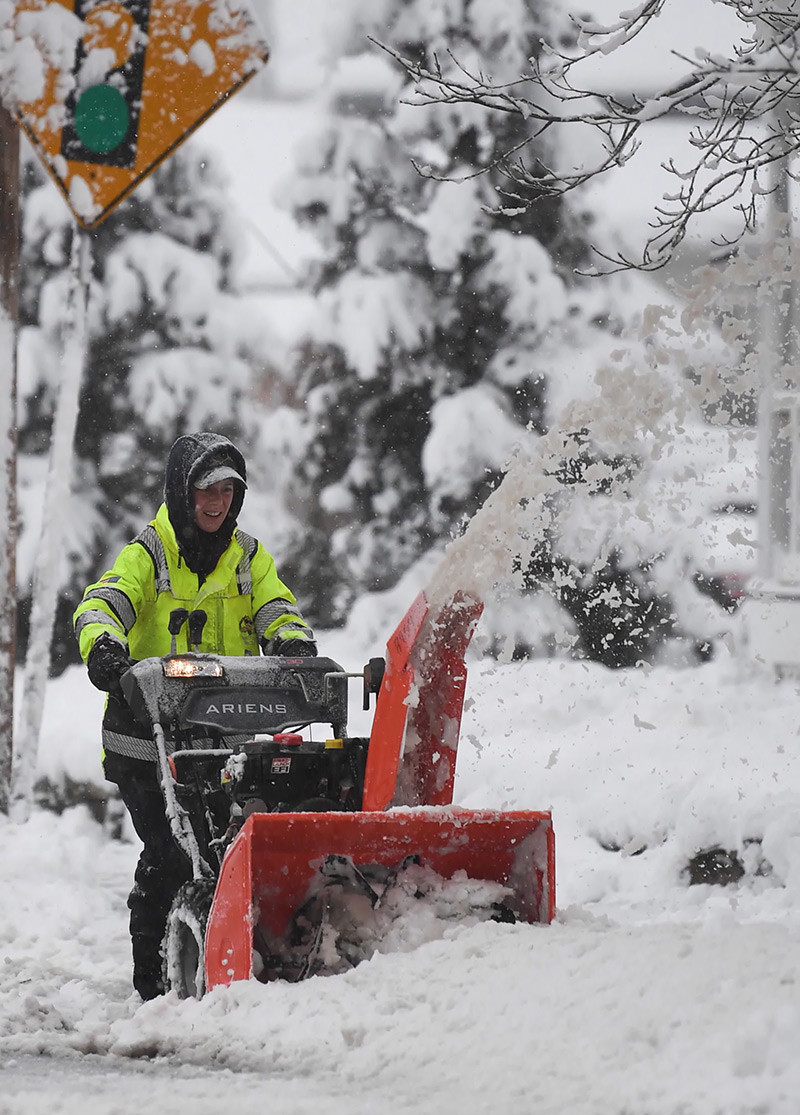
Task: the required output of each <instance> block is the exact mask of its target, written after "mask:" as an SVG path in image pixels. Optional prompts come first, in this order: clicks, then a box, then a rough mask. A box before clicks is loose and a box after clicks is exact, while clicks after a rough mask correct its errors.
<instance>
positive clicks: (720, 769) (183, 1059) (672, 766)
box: [0, 593, 800, 1115]
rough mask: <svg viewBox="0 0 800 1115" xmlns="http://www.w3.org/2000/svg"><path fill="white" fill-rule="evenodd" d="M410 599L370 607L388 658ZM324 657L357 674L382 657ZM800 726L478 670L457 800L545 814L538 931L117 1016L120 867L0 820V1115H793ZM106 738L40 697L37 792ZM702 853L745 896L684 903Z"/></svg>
mask: <svg viewBox="0 0 800 1115" xmlns="http://www.w3.org/2000/svg"><path fill="white" fill-rule="evenodd" d="M400 596H401V594H400V593H398V594H395V595H394V596H393V597H390V598H386V599H385V600H381V599H380V598H376V599H375V600H373V601H372V602H371V604H372V606H371V614H372V618H373V621H374V625H375V628H376V630H380V629H381V627H382V628H383V629H384V637H385V636H386V635H388V633H389V632H390V631H391V628H392V625H393V623H394V622H396V620H397V618H399V616H398V612H399V611H400V610H401V608H402V605H403V603H404V602H403V601H402V600H401V598H400ZM361 629H362V630H363V625H362V628H361ZM321 643H322V647H323V650H325V651H327V652H328V653H329V654H331V655H332V656H333V657H335V658H337V659H338V660H339V661H342V662H343V664H345V665H347V666H348V667H357V666H358V664H359V663H360V662H361V661H362V659H363V657H364V655H365V654H371V653H375V651H376V647H375V646H374V645H372V646H370V647H365V646H364V645H361V644H360V643H359V642H358V641H357V640H356V639H355V638H354V637H353V636H352V635H350V634H348V633H347V632H339V633H329V634H323V636H322V638H321ZM353 697H354V704H355V705H356V706H357V705H358V694H357V693H354V694H353ZM797 710H798V688H797V685H796V684H794V683H792V682H789V681H782V682H776V681H774V680H773V679H772V678H771V677H770V676H769V675H767V674H764V673H761V672H760V671H759V670H758V668H757V667H746V666H745V665H744V664H743V663H742V662H741V660H739V659H736V658H733V657H729V656H728V654H727V652H726V651H725V649H724V647H723V648H721V652H720V655H719V657H718V659H717V660H716V661H714V662H712V663H710V664H708V665H706V666H703V667H702V668H698V669H681V668H675V667H668V666H661V667H655V668H653V669H650V670H647V671H645V670H637V671H627V672H624V673H622V672H617V673H614V672H609V671H607V670H605V669H603V668H601V667H598V666H595V665H592V664H588V663H581V662H567V661H563V660H556V659H550V660H534V661H528V662H522V663H510V664H507V665H498V664H497V663H494V662H491V661H488V660H483V659H480V658H478V657H477V655H475V656H473V658H472V661H471V662H470V680H469V688H468V696H467V702H466V709H465V715H464V722H463V730H462V741H461V747H460V752H459V770H458V777H457V800H458V801H459V802H461V803H462V804H465V805H468V806H482V805H485V806H491V807H500V808H513V807H524V808H548V807H549V808H552V810H553V814H554V819H555V828H556V841H557V906H558V913H557V918H556V921H555V922H554V924H553V925H551V926H549V927H544V926H526V925H514V926H508V925H498V924H494V923H491V924H480V925H477V926H474V927H471V928H462V927H457V928H452V927H451V928H449V929H447V930H446V931H445V933H444V936H443V937H441V938H436V937H434V938H433V939H430V940H425V941H423V942H422V943H418V944H417V945H416V946H415V947H413V948H412V949H411V951H407V952H395V953H391V954H387V955H384V954H378V955H376V956H374V957H373V958H372V959H371V960H369V961H367V962H365V963H363V964H362V965H360V966H359V967H358V968H356V969H354V970H353V971H351V972H348V973H346V974H344V975H337V976H330V977H316V978H314V979H312V980H310V981H308V982H306V983H302V984H285V983H281V984H271V985H269V986H262V985H260V984H256V983H254V984H237V985H234V986H232V987H231V988H229V989H217V990H215V991H214V992H212V993H210V994H209V995H208V996H207V997H206V998H205V999H203V1000H202V1001H201V1002H199V1003H198V1002H180V1001H178V1000H177V999H176V998H175V997H174V996H169V997H167V998H165V999H163V1000H159V1001H156V1002H153V1003H148V1004H140V1003H139V1002H138V1000H137V998H136V996H134V995H132V994H131V993H130V989H129V983H128V969H129V959H128V941H127V933H126V921H127V911H126V909H125V904H124V900H125V895H126V893H127V890H128V888H129V885H130V876H131V874H132V870H133V865H134V862H135V857H136V848H135V846H134V844H133V843H129V842H120V841H113V840H110V839H109V838H108V837H107V835H106V834H105V833H104V831H103V829H102V828H101V827H100V826H99V825H98V824H97V823H95V822H94V821H93V820H91V819H90V817H89V815H88V813H87V812H86V811H85V810H84V809H77V810H72V811H68V812H67V813H65V814H64V815H63V816H61V817H55V816H53V815H52V814H49V813H46V812H43V811H36V812H35V813H34V816H33V817H32V818H31V820H30V821H29V822H28V823H27V824H25V825H22V826H15V825H14V824H12V823H11V822H8V821H6V820H4V819H2V820H0V872H2V878H3V880H4V890H5V894H4V902H3V907H2V913H0V1051H1V1052H2V1061H3V1064H4V1073H5V1074H8V1080H9V1083H10V1084H11V1088H10V1090H7V1092H6V1095H5V1097H4V1098H2V1099H0V1111H2V1112H3V1113H4V1115H5V1113H6V1112H8V1113H9V1115H16V1113H17V1112H22V1111H23V1110H24V1111H26V1112H28V1111H31V1110H42V1111H64V1112H69V1113H72V1112H77V1111H79V1110H81V1111H91V1112H94V1111H97V1112H105V1111H111V1110H113V1111H115V1112H134V1111H138V1110H139V1109H140V1107H141V1105H142V1102H144V1101H145V1097H147V1101H148V1102H151V1103H154V1104H158V1105H159V1106H166V1105H169V1106H170V1107H171V1109H173V1110H177V1111H189V1110H191V1111H200V1112H203V1111H209V1112H210V1111H214V1110H217V1111H218V1110H220V1106H219V1104H221V1103H225V1104H227V1103H230V1104H232V1105H234V1106H235V1107H236V1108H237V1109H238V1110H240V1111H245V1112H249V1111H253V1112H255V1111H257V1110H261V1109H262V1107H263V1106H264V1105H265V1104H268V1105H269V1107H270V1109H271V1110H273V1111H279V1112H290V1111H291V1112H295V1111H296V1112H311V1111H314V1112H323V1113H327V1112H331V1113H337V1115H338V1113H340V1112H341V1113H342V1115H344V1113H345V1112H364V1113H365V1115H366V1113H367V1112H374V1111H376V1110H378V1111H383V1110H391V1111H393V1112H404V1111H409V1112H410V1111H412V1110H413V1111H417V1112H430V1113H431V1115H433V1113H434V1112H437V1113H439V1112H443V1113H449V1112H452V1113H456V1112H459V1113H465V1115H471V1113H474V1115H482V1113H484V1112H490V1111H496V1110H520V1111H531V1112H533V1111H536V1112H542V1113H551V1112H552V1113H556V1112H559V1113H560V1112H570V1113H571V1115H573V1113H574V1115H584V1113H586V1115H594V1113H597V1115H600V1113H603V1115H612V1113H615V1115H623V1113H625V1115H634V1113H645V1112H646V1113H647V1115H677V1113H679V1112H680V1115H694V1113H697V1115H708V1113H711V1112H725V1113H733V1112H737V1113H738V1112H752V1113H755V1112H764V1113H769V1115H773V1113H784V1112H786V1113H789V1112H796V1110H797V1104H798V1100H800V1065H798V1062H797V1058H796V1052H795V1051H796V1048H797V1044H798V1041H799V1040H800V1010H798V1005H797V989H796V970H797V965H798V961H799V960H800V873H799V872H798V866H797V865H798V864H799V863H800V825H799V824H798V822H797V819H796V818H797V806H798V796H799V794H800V761H799V760H798V757H797V737H798V716H797ZM99 714H100V698H99V694H97V693H95V692H94V691H93V690H92V689H91V687H90V686H89V684H88V682H87V681H86V679H85V677H84V676H83V673H82V671H80V670H77V669H75V670H71V671H69V672H68V673H67V674H65V675H64V676H63V677H62V678H61V679H59V680H58V681H57V682H54V683H52V684H51V686H50V690H49V693H48V702H47V705H46V710H45V739H46V740H47V747H46V749H45V750H43V751H42V753H41V756H40V760H41V769H42V770H43V771H44V772H47V773H49V774H50V776H51V777H53V778H57V777H59V772H62V773H67V774H70V775H71V777H73V778H75V779H76V780H85V779H91V780H94V781H95V782H98V784H99V777H98V776H99V765H98V764H99V757H98V750H99V749H98V742H97V735H98V731H97V724H98V720H99ZM360 718H361V719H360ZM360 723H363V714H362V713H360V712H359V713H358V714H356V716H355V717H354V721H353V725H352V726H354V727H357V726H358V725H359V724H360ZM717 843H719V844H721V845H722V846H723V847H725V848H729V849H732V850H738V852H739V853H740V854H741V856H742V858H743V862H744V863H745V865H746V867H747V868H748V870H747V874H746V875H745V877H744V878H743V879H742V880H741V881H740V882H739V883H737V884H735V885H731V886H727V887H720V886H711V885H697V886H689V885H688V880H687V877H686V874H685V867H686V863H687V861H688V859H689V857H690V855H691V854H692V853H693V852H695V851H697V850H698V849H701V848H706V847H709V846H712V845H715V844H717ZM612 848H617V849H619V850H617V851H614V850H610V849H612ZM409 947H410V946H409ZM31 1054H37V1055H45V1056H47V1057H50V1058H56V1059H58V1060H57V1063H56V1064H55V1065H53V1066H52V1067H50V1066H49V1062H42V1061H41V1059H39V1060H38V1061H36V1062H33V1061H32V1059H31V1056H30V1055H31ZM87 1054H97V1055H100V1057H99V1059H98V1058H97V1057H88V1058H87V1056H86V1055H87ZM61 1059H64V1060H63V1062H62V1060H61ZM132 1061H135V1062H136V1068H135V1069H134V1068H133V1066H132V1065H131V1063H130V1062H132ZM58 1066H60V1068H59V1067H58ZM198 1073H199V1074H200V1075H201V1078H202V1088H201V1087H200V1081H198V1079H197V1074H198ZM253 1074H256V1075H255V1077H254V1075H253ZM60 1077H61V1078H63V1079H64V1080H66V1081H69V1082H70V1084H69V1095H66V1094H62V1093H61V1092H60V1091H59V1085H58V1080H59V1078H60ZM256 1078H257V1079H256ZM112 1080H114V1081H116V1085H114V1086H112ZM96 1081H101V1082H102V1084H96V1083H95V1082H96ZM92 1090H96V1092H97V1096H96V1099H95V1100H94V1101H92V1100H89V1098H88V1095H89V1092H90V1091H92ZM112 1096H113V1100H112ZM37 1097H38V1098H37ZM32 1105H33V1106H32ZM37 1105H38V1106H37ZM215 1105H216V1106H215Z"/></svg>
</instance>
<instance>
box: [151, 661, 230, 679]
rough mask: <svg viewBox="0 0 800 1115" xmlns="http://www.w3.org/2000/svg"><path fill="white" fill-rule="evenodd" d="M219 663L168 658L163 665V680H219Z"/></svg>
mask: <svg viewBox="0 0 800 1115" xmlns="http://www.w3.org/2000/svg"><path fill="white" fill-rule="evenodd" d="M222 676H223V671H222V664H221V663H220V662H208V661H198V660H197V659H194V658H168V659H167V661H166V662H165V663H164V677H165V678H221V677H222Z"/></svg>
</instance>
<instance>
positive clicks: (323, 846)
mask: <svg viewBox="0 0 800 1115" xmlns="http://www.w3.org/2000/svg"><path fill="white" fill-rule="evenodd" d="M481 610H482V608H481V605H480V604H477V603H475V602H473V601H469V600H465V599H462V598H460V597H458V596H456V597H455V598H454V599H453V600H451V601H450V603H449V604H448V605H447V606H446V607H445V608H443V609H442V610H441V611H440V612H439V613H438V615H437V616H436V617H431V615H430V612H429V607H428V603H427V601H426V599H425V596H424V595H423V594H420V595H419V596H418V597H417V599H416V600H415V601H414V603H413V604H412V606H411V608H410V609H409V611H408V612H407V614H406V616H405V617H404V619H403V620H402V622H401V623H400V624H399V626H398V627H397V630H396V631H395V632H394V634H393V635H392V637H391V638H390V639H389V642H388V644H387V657H386V660H384V659H382V658H374V659H371V661H370V662H369V664H368V665H367V666H366V667H365V668H364V670H363V672H360V673H359V674H357V675H356V674H349V673H346V672H345V671H344V670H342V668H341V667H340V666H339V665H338V664H337V663H335V662H334V661H332V660H331V659H329V658H291V659H290V658H279V657H242V658H238V657H225V656H218V655H211V654H203V653H199V652H198V651H197V650H195V651H191V650H189V649H188V646H190V645H194V646H195V647H196V646H197V645H198V643H199V641H200V636H199V631H200V630H201V627H202V622H203V620H204V619H205V616H204V615H203V614H202V613H191V614H188V615H187V613H186V612H185V611H183V610H178V611H176V613H175V614H174V623H171V627H170V630H171V631H172V634H173V653H171V654H170V655H168V656H167V657H166V658H164V659H160V658H159V659H147V660H145V661H144V662H140V663H137V664H136V665H135V666H133V667H132V668H131V669H130V670H129V671H128V673H127V674H126V675H125V677H124V678H123V690H124V692H125V695H126V697H127V699H128V701H129V702H130V704H131V707H132V708H133V710H134V712H135V713H136V714H137V716H138V717H139V718H140V719H141V720H142V721H144V722H146V723H148V724H149V725H151V726H152V731H153V736H154V739H155V742H156V745H157V748H158V751H159V755H160V763H161V781H162V788H163V791H164V800H165V806H166V809H167V814H168V816H169V819H170V824H171V827H172V831H173V835H174V837H175V839H176V841H177V842H178V843H179V845H180V846H181V847H182V848H183V850H184V851H185V852H186V854H187V856H188V857H189V858H190V860H191V863H192V874H193V879H192V881H191V882H189V883H187V884H186V885H185V886H184V887H183V888H182V889H181V891H180V892H179V893H178V895H177V897H176V899H175V902H174V903H173V906H172V910H171V912H170V915H169V919H168V923H167V933H166V937H165V941H164V956H165V976H166V980H167V985H168V986H169V987H171V988H174V989H176V990H177V991H178V993H179V994H180V995H182V996H191V995H201V994H202V993H203V991H204V990H205V989H210V988H213V987H216V986H218V985H227V984H230V983H231V982H232V981H234V980H241V979H249V978H252V977H256V978H258V979H261V980H263V981H266V980H270V979H276V978H283V979H293V980H296V979H301V978H304V977H305V976H308V975H313V974H315V973H331V972H335V971H341V970H344V969H345V968H347V967H351V966H352V965H353V964H355V963H357V962H358V961H359V960H362V959H364V958H365V957H367V956H369V955H371V954H372V952H373V951H375V950H376V949H377V948H378V947H380V945H381V942H382V941H383V940H385V939H386V938H387V936H390V935H391V932H392V928H393V926H396V925H397V923H398V919H401V918H403V917H409V916H413V911H414V909H415V907H416V906H417V904H418V903H419V902H424V903H426V904H427V905H428V906H432V907H433V909H434V913H435V914H436V916H439V917H445V918H451V919H452V918H458V919H462V918H465V917H469V918H477V919H483V920H485V919H493V920H500V921H524V922H530V923H534V922H549V921H551V920H552V917H553V913H554V907H555V867H554V862H555V857H554V836H553V827H552V821H551V817H550V814H549V813H546V812H533V811H528V810H518V811H508V812H497V811H492V810H469V809H462V808H458V807H455V806H453V805H452V800H453V783H454V778H455V763H456V754H457V748H458V735H459V727H460V723H461V710H462V705H463V700H464V689H465V685H466V666H465V662H464V655H465V652H466V649H467V646H468V645H469V641H470V638H471V637H472V632H473V630H474V627H475V625H476V623H477V621H478V618H479V617H480V613H481ZM184 625H186V626H187V627H188V629H189V634H188V638H187V651H186V652H184V653H180V652H179V651H178V650H177V646H176V639H177V638H178V636H179V635H180V633H181V630H182V628H183V627H184ZM352 677H359V678H362V679H363V689H364V708H365V709H367V708H368V707H369V699H370V696H371V695H373V694H377V702H376V706H375V713H374V717H373V722H372V729H371V733H370V736H369V738H362V737H351V736H348V735H347V706H348V679H350V678H352ZM317 725H328V726H329V728H330V734H329V735H327V736H326V737H323V738H319V739H316V740H315V739H310V738H306V737H308V736H309V735H310V734H314V727H315V726H317Z"/></svg>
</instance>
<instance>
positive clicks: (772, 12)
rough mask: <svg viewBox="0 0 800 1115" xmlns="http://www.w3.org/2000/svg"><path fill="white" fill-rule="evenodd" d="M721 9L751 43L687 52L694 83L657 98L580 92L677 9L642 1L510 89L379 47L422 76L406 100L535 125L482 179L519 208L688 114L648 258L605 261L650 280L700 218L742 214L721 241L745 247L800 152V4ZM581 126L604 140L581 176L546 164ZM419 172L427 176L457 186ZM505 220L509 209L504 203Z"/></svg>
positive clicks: (590, 176)
mask: <svg viewBox="0 0 800 1115" xmlns="http://www.w3.org/2000/svg"><path fill="white" fill-rule="evenodd" d="M722 2H723V3H725V4H726V5H727V6H728V7H730V8H731V9H733V11H734V12H735V14H736V15H737V16H738V17H739V18H740V19H741V20H742V21H743V34H742V38H741V41H740V42H739V44H738V45H736V46H735V47H734V49H733V50H732V51H731V55H730V57H722V56H720V55H717V54H712V53H711V52H708V51H702V52H701V51H698V52H696V53H697V57H696V58H689V57H688V56H684V55H682V54H677V53H676V54H675V57H677V58H679V59H680V60H681V61H682V62H684V63H685V65H686V74H685V76H683V77H682V78H681V79H680V80H679V81H676V82H673V83H671V84H668V85H666V86H665V87H664V88H661V89H658V90H657V91H655V92H652V93H649V94H648V95H647V96H644V95H639V96H636V95H630V96H627V97H626V96H624V95H622V94H613V93H609V92H608V91H606V90H602V89H599V88H597V87H593V86H591V85H586V84H581V83H580V82H579V77H580V73H581V64H582V63H584V62H586V61H587V60H588V59H592V58H594V59H596V58H598V57H599V56H601V55H603V56H609V55H613V53H614V52H615V51H617V50H620V49H624V48H625V47H626V46H627V45H629V44H630V43H631V42H632V41H633V39H635V38H636V36H638V35H639V34H640V33H641V32H642V31H643V30H644V29H645V28H646V27H648V26H649V25H650V24H651V23H652V21H653V20H654V19H655V18H656V17H657V16H658V15H659V13H660V12H661V11H662V9H663V8H664V7H665V5H666V4H667V3H668V0H643V2H641V3H639V5H638V6H637V7H636V8H635V9H633V10H632V11H629V12H626V13H624V14H622V15H620V17H619V18H618V20H617V21H616V22H615V23H614V24H612V25H611V26H601V25H599V24H596V23H593V22H591V21H589V20H584V19H577V18H573V23H574V26H575V28H576V38H577V43H576V47H575V50H574V52H572V53H569V54H568V53H565V52H564V51H559V50H556V49H554V48H552V47H550V46H548V45H546V44H542V50H541V53H540V54H539V55H538V56H537V57H535V58H532V59H531V60H530V67H531V68H530V71H529V72H527V73H524V74H520V75H519V76H518V77H516V78H515V79H514V80H512V81H506V82H494V81H493V80H492V79H491V77H488V76H487V75H485V74H482V73H477V74H476V73H471V72H470V71H469V69H468V68H467V67H465V66H464V65H462V64H461V63H460V62H459V61H458V59H456V58H454V57H453V56H452V55H449V54H448V55H447V57H446V58H442V59H439V58H438V57H435V58H434V60H433V62H429V61H427V60H426V61H415V60H413V59H409V58H405V57H403V56H402V55H401V54H400V53H399V52H398V51H396V50H394V49H393V48H391V47H389V46H386V45H385V44H383V43H379V42H377V41H376V40H373V41H374V42H376V45H377V46H379V47H380V48H381V49H382V50H384V51H386V52H387V53H388V54H390V55H391V56H392V57H393V58H394V59H395V61H396V62H397V63H398V64H399V65H400V66H402V68H403V69H404V70H405V71H406V73H407V74H408V76H409V78H410V79H411V82H412V83H413V94H412V95H411V96H410V97H409V98H408V100H407V101H406V103H408V104H414V105H420V106H425V105H429V106H430V105H460V104H471V105H477V106H481V107H483V108H485V109H487V110H489V111H490V112H497V113H502V114H510V115H513V116H517V117H520V118H521V119H522V120H524V121H525V128H526V135H525V138H523V139H522V140H521V141H519V142H517V143H515V144H514V145H513V146H512V147H510V148H509V149H507V150H505V151H503V152H501V153H500V154H499V155H497V156H496V157H495V159H494V160H493V161H492V162H491V163H490V164H489V165H487V166H485V167H483V168H481V169H480V170H479V171H477V172H475V173H478V174H481V173H483V174H485V173H487V172H488V171H490V170H493V171H496V172H499V174H500V175H501V176H502V177H503V178H504V179H505V183H506V185H505V186H504V187H502V188H501V190H500V196H501V197H502V198H503V199H507V200H508V202H509V203H511V204H513V205H515V206H516V207H517V210H515V211H518V208H519V207H527V206H530V205H534V204H535V203H536V202H537V200H539V199H541V198H543V197H548V196H557V195H561V194H566V193H568V192H569V191H572V190H576V189H578V188H579V187H582V186H584V185H586V184H587V183H589V182H591V181H593V180H595V179H597V178H599V177H601V176H603V175H605V174H608V173H609V172H610V171H612V170H614V169H616V168H618V167H621V166H623V165H624V164H625V163H626V162H627V161H628V160H629V159H631V158H632V157H634V156H635V154H636V152H637V151H638V149H639V146H640V142H641V136H642V132H643V130H644V128H645V127H646V126H647V125H648V124H650V123H652V122H653V121H655V120H659V119H663V118H664V117H667V116H669V115H670V114H673V113H678V112H679V113H681V114H683V115H684V116H686V117H689V118H690V119H691V121H692V124H693V126H692V128H691V130H690V132H689V142H690V145H691V147H692V149H693V151H694V152H695V154H694V156H692V157H691V158H690V159H689V160H688V161H687V165H685V166H679V165H677V163H676V162H674V161H673V160H668V161H667V162H665V163H664V164H662V165H663V166H664V168H665V169H666V171H667V172H668V173H669V174H670V175H671V176H672V178H673V179H674V181H675V188H674V190H670V191H669V192H668V193H665V195H664V197H663V198H662V204H660V205H658V206H657V207H656V209H655V211H654V214H653V220H652V222H651V228H652V229H653V232H652V234H651V235H650V236H649V238H648V240H647V242H646V244H645V245H644V248H643V250H642V253H641V259H639V260H636V261H634V260H631V259H629V258H627V257H625V256H624V255H623V254H620V255H618V256H608V255H605V254H604V253H602V252H598V255H599V256H600V257H601V258H602V259H604V260H605V261H606V263H608V264H610V265H611V267H612V268H613V269H620V268H630V267H638V268H640V269H644V270H648V271H650V270H656V269H658V268H660V267H663V266H664V264H665V263H667V262H668V261H669V260H670V259H671V258H672V256H673V255H674V253H675V251H676V250H677V248H678V246H679V245H680V244H681V242H682V241H683V239H684V237H685V236H686V232H687V229H688V227H689V225H690V224H691V222H692V221H693V219H694V218H695V217H697V216H698V215H699V214H702V213H708V212H709V211H711V210H713V209H716V208H718V207H722V206H727V207H729V208H731V207H732V208H733V211H734V212H736V213H737V214H738V217H739V228H738V230H737V232H736V234H735V235H734V236H732V237H728V236H724V237H722V238H721V239H720V240H719V241H718V244H719V245H720V246H725V247H730V246H731V245H732V244H733V243H735V242H736V241H737V240H738V239H740V238H741V236H742V235H743V234H744V233H745V232H746V231H747V230H749V229H752V228H753V226H754V224H755V222H756V218H757V213H758V202H759V199H760V198H761V197H762V196H763V195H764V193H765V192H768V187H766V186H765V185H764V179H765V176H766V172H767V170H768V168H769V167H771V166H772V164H774V163H777V162H781V161H782V160H787V161H788V160H789V159H791V157H792V156H793V155H794V154H795V153H797V151H798V150H800V4H798V3H797V0H772V2H770V0H722ZM609 65H610V66H611V65H613V59H611V60H610V61H609ZM576 127H581V128H583V129H584V130H586V129H587V128H588V129H589V130H590V133H594V135H595V136H596V137H597V139H598V140H599V143H598V144H595V145H594V146H595V150H596V152H599V153H597V154H596V156H595V158H594V159H593V161H591V162H589V163H587V165H585V166H581V167H578V168H576V169H574V170H570V171H565V170H561V169H557V168H556V167H554V166H551V165H548V164H547V163H546V162H545V161H543V160H544V157H545V156H544V148H543V145H542V144H541V142H540V141H541V140H542V139H543V137H544V136H545V135H547V136H548V137H549V138H550V139H552V140H554V141H555V143H556V145H557V142H558V136H559V134H560V133H563V131H564V130H566V129H570V128H576ZM584 146H586V145H584ZM415 165H417V169H418V170H419V172H420V173H422V174H424V175H426V176H428V177H432V178H446V177H448V176H447V175H446V174H439V173H437V172H436V171H434V170H433V169H432V168H430V167H427V166H423V165H419V164H415ZM472 176H474V175H472ZM500 211H507V210H506V206H505V201H504V204H503V206H502V208H501V210H500Z"/></svg>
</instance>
